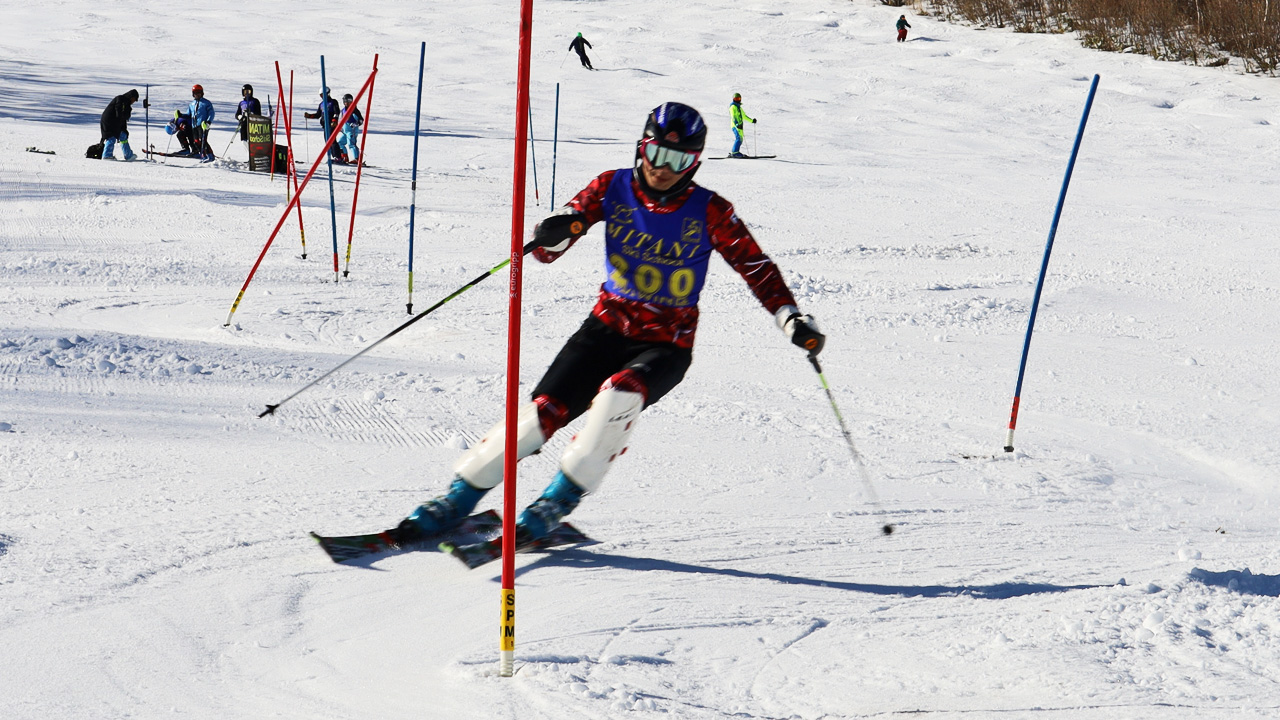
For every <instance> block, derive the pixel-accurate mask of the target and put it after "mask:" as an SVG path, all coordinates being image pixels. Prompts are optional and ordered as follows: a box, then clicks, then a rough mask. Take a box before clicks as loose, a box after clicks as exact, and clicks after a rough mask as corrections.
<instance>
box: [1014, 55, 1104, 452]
mask: <svg viewBox="0 0 1280 720" xmlns="http://www.w3.org/2000/svg"><path fill="white" fill-rule="evenodd" d="M1097 91H1098V76H1097V75H1094V76H1093V83H1092V84H1090V85H1089V99H1088V100H1086V101H1085V104H1084V114H1083V115H1081V116H1080V129H1079V130H1077V131H1076V142H1075V144H1074V145H1073V146H1072V147H1071V160H1070V162H1068V163H1067V174H1066V176H1065V177H1063V178H1062V190H1061V191H1060V192H1059V193H1058V206H1057V207H1056V208H1054V211H1053V224H1052V225H1050V226H1049V240H1048V242H1047V243H1045V246H1044V259H1043V260H1041V261H1040V278H1039V279H1038V280H1037V281H1036V294H1035V298H1034V299H1032V301H1031V317H1030V319H1028V320H1027V337H1026V339H1024V340H1023V341H1022V362H1021V364H1019V366H1018V386H1017V388H1015V389H1014V391H1013V410H1012V411H1011V412H1010V414H1009V434H1008V436H1007V437H1006V438H1005V442H1004V451H1005V452H1013V431H1014V429H1015V428H1016V427H1017V426H1018V404H1019V402H1020V401H1021V399H1022V378H1023V376H1025V375H1026V372H1027V355H1028V354H1029V353H1030V352H1031V331H1032V330H1034V329H1035V326H1036V311H1037V310H1039V308H1040V292H1041V291H1042V290H1044V276H1045V273H1046V272H1047V271H1048V269H1049V255H1050V254H1051V253H1052V252H1053V238H1054V236H1055V235H1057V234H1058V220H1059V218H1061V217H1062V205H1063V204H1064V203H1065V202H1066V200H1067V186H1068V185H1070V184H1071V171H1072V170H1074V169H1075V166H1076V155H1077V154H1078V153H1079V152H1080V141H1081V140H1082V139H1083V138H1084V126H1085V123H1087V122H1088V121H1089V110H1090V109H1092V108H1093V96H1094V94H1095V93H1096V92H1097Z"/></svg>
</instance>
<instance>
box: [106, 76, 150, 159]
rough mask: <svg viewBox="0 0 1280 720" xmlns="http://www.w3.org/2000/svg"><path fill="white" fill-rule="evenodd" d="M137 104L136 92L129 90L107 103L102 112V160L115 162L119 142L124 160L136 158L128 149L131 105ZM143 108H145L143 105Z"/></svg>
mask: <svg viewBox="0 0 1280 720" xmlns="http://www.w3.org/2000/svg"><path fill="white" fill-rule="evenodd" d="M136 102H138V91H137V90H130V91H129V92H127V93H125V94H123V95H117V96H115V97H114V98H112V99H111V102H109V103H107V109H106V110H103V111H102V123H101V125H102V159H103V160H115V157H114V155H115V149H116V141H117V140H118V141H119V142H120V149H121V150H123V151H124V159H125V160H132V159H134V158H136V157H137V155H135V154H134V152H133V148H131V147H129V116H130V115H132V114H133V104H134V103H136ZM143 107H147V105H146V104H145V103H144V105H143Z"/></svg>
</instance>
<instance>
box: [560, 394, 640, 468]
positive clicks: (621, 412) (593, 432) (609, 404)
mask: <svg viewBox="0 0 1280 720" xmlns="http://www.w3.org/2000/svg"><path fill="white" fill-rule="evenodd" d="M641 410H644V395H641V394H640V393H636V392H627V391H625V390H619V389H617V388H609V389H608V390H602V391H601V392H600V394H598V395H596V397H595V399H594V400H592V401H591V409H589V410H588V411H587V423H586V425H584V426H583V428H582V430H580V431H578V434H577V435H575V436H574V438H573V440H572V441H570V443H569V447H567V448H565V450H564V457H563V458H561V460H560V469H561V470H563V471H564V474H565V475H567V476H569V479H570V480H572V481H573V482H574V484H575V485H577V486H578V487H580V488H582V489H583V490H585V491H587V492H589V493H590V492H595V491H596V490H597V489H599V487H600V484H601V483H602V482H604V475H605V473H607V472H609V466H610V465H611V464H612V463H613V461H614V460H616V459H618V456H619V455H622V453H624V452H626V449H627V440H629V439H630V438H631V431H632V430H634V429H635V425H636V420H637V419H639V417H640V411H641Z"/></svg>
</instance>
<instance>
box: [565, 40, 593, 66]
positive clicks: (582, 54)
mask: <svg viewBox="0 0 1280 720" xmlns="http://www.w3.org/2000/svg"><path fill="white" fill-rule="evenodd" d="M584 45H585V46H586V47H583V46H584ZM589 47H591V43H590V42H588V41H587V39H586V38H584V37H582V33H578V37H576V38H574V39H573V42H571V43H569V49H570V50H575V51H577V53H578V59H579V60H581V61H582V67H584V68H586V69H588V70H595V68H593V67H591V58H589V57H587V50H586V48H589Z"/></svg>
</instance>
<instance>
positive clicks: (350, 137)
mask: <svg viewBox="0 0 1280 720" xmlns="http://www.w3.org/2000/svg"><path fill="white" fill-rule="evenodd" d="M353 102H355V98H354V97H352V96H351V93H347V94H346V95H343V96H342V112H346V111H347V108H349V107H351V103H353ZM363 125H364V116H363V115H361V114H360V108H356V109H354V110H352V111H351V117H349V118H347V121H346V122H345V123H343V125H342V133H341V134H340V135H338V142H337V144H338V145H341V146H342V152H343V153H344V154H345V155H346V157H345V161H346V162H348V163H351V164H352V165H356V164H358V163H359V162H360V145H359V142H358V140H359V137H360V128H361V126H363Z"/></svg>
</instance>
